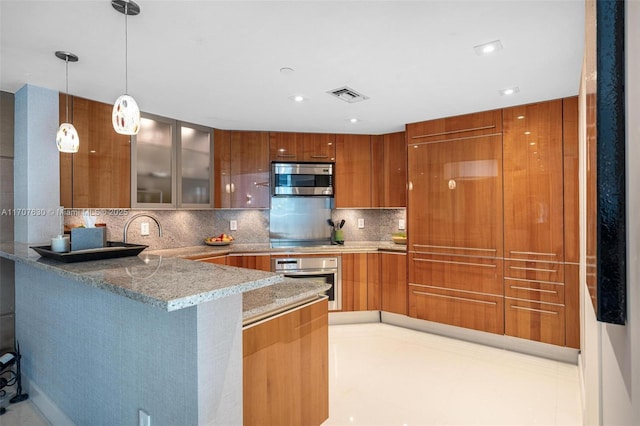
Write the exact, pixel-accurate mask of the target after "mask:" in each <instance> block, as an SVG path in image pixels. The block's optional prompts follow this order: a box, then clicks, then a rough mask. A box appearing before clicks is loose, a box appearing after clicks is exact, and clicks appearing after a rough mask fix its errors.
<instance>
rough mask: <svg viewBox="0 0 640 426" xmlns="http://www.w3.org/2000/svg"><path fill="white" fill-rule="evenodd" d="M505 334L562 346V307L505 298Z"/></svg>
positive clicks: (563, 326) (563, 332) (563, 327)
mask: <svg viewBox="0 0 640 426" xmlns="http://www.w3.org/2000/svg"><path fill="white" fill-rule="evenodd" d="M504 311H505V334H506V335H508V336H514V337H521V338H523V339H529V340H535V341H538V342H543V343H550V344H552V345H560V346H563V345H564V340H565V331H564V330H565V324H564V321H565V318H564V316H565V314H564V307H563V306H558V305H552V304H547V303H536V302H526V301H522V300H514V299H508V298H505V309H504Z"/></svg>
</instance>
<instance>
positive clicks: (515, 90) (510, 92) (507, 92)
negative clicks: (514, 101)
mask: <svg viewBox="0 0 640 426" xmlns="http://www.w3.org/2000/svg"><path fill="white" fill-rule="evenodd" d="M519 91H520V89H519V88H518V87H517V86H514V87H507V88H505V89H500V90H498V92H500V94H501V95H502V96H509V95H513V94H514V93H518V92H519Z"/></svg>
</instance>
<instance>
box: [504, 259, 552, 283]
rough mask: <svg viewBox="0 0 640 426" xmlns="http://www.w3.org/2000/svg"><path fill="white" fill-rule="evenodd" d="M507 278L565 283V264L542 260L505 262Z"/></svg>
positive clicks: (506, 260)
mask: <svg viewBox="0 0 640 426" xmlns="http://www.w3.org/2000/svg"><path fill="white" fill-rule="evenodd" d="M504 276H505V278H520V279H525V280H532V281H550V282H554V283H563V282H564V264H562V263H557V262H545V261H540V260H514V259H505V260H504Z"/></svg>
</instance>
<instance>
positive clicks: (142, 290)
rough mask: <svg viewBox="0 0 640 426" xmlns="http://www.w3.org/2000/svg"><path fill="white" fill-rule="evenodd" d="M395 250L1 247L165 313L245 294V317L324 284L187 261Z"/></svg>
mask: <svg viewBox="0 0 640 426" xmlns="http://www.w3.org/2000/svg"><path fill="white" fill-rule="evenodd" d="M376 251H394V252H406V246H404V245H398V244H394V243H392V242H386V241H361V242H347V243H346V244H345V245H344V246H342V245H327V246H321V247H295V248H291V247H288V248H271V246H270V244H268V243H265V244H231V245H228V246H206V245H202V246H192V247H181V248H175V249H163V250H153V251H151V250H146V251H144V252H142V253H141V254H140V255H138V256H131V257H123V258H117V259H107V260H96V261H89V262H78V263H62V262H57V261H54V260H51V259H46V258H43V257H40V255H38V254H37V253H36V252H34V251H33V250H31V249H29V245H28V244H22V243H13V242H10V243H2V244H0V257H5V258H8V259H11V260H14V261H17V262H22V263H25V264H28V265H31V266H33V267H36V268H39V269H43V270H46V271H50V272H54V273H56V274H59V275H62V276H66V277H69V278H71V279H74V280H77V281H80V282H83V283H86V284H88V285H91V286H93V287H96V288H100V289H104V290H107V291H110V292H112V293H116V294H119V295H122V296H124V297H128V298H130V299H134V300H137V301H139V302H142V303H146V304H149V305H153V306H156V307H158V308H160V309H163V310H166V311H175V310H178V309H183V308H187V307H189V306H194V305H197V304H199V303H203V302H206V301H208V300H213V299H219V298H222V297H226V296H230V295H233V294H239V293H243V318H244V319H245V320H246V319H249V318H254V317H258V316H263V315H264V314H265V313H268V312H276V311H280V310H283V309H285V308H288V307H293V306H296V305H298V304H300V303H302V302H304V301H305V300H309V299H311V298H313V297H314V296H316V295H318V294H321V293H324V292H325V291H326V290H327V289H328V287H327V284H318V283H317V282H313V281H305V280H300V279H295V280H291V279H286V278H284V277H283V276H281V275H277V274H274V273H271V272H264V271H258V270H253V269H245V268H236V267H233V266H225V265H216V264H210V263H205V262H194V261H192V260H186V259H185V258H188V257H202V256H216V255H227V254H234V253H238V254H311V253H353V252H376Z"/></svg>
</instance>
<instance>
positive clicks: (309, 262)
mask: <svg viewBox="0 0 640 426" xmlns="http://www.w3.org/2000/svg"><path fill="white" fill-rule="evenodd" d="M271 270H272V271H273V272H277V273H279V274H283V275H284V276H285V277H289V278H302V279H305V280H318V281H320V282H322V283H327V284H331V288H330V289H329V290H328V291H327V296H329V310H330V311H338V310H340V309H342V297H341V295H342V262H341V259H340V258H339V257H290V258H274V259H271Z"/></svg>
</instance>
